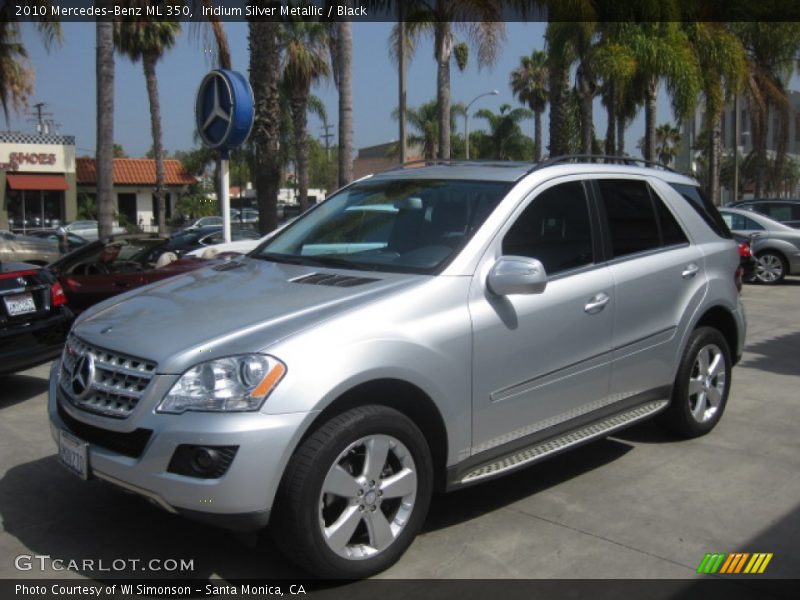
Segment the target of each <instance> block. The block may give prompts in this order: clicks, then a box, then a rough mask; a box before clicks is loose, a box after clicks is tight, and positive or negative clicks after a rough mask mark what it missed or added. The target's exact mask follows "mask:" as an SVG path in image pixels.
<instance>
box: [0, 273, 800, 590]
mask: <svg viewBox="0 0 800 600" xmlns="http://www.w3.org/2000/svg"><path fill="white" fill-rule="evenodd" d="M743 299H744V304H745V307H746V310H747V316H748V321H749V330H748V336H747V343H746V347H745V354H744V358H743V360H742V362H741V363H740V365H739V366H737V367H736V368H735V369H734V373H733V388H732V392H731V396H730V399H729V401H728V407H727V409H726V412H725V415H724V417H723V419H722V421H721V422H720V424H719V425H718V426H717V428H716V429H715V430H714V431H713V432H712V433H711V434H709V435H707V436H705V437H702V438H699V439H696V440H691V441H681V440H677V439H675V438H674V437H671V436H669V435H667V434H665V433H663V432H662V431H661V430H660V429H659V428H658V427H657V426H656V425H654V424H649V423H645V424H643V425H640V426H637V427H635V428H633V429H629V430H626V431H625V432H623V433H621V434H620V435H618V436H615V437H613V438H609V439H606V440H602V441H599V442H594V443H592V444H589V445H586V446H584V447H582V448H580V449H577V450H575V451H572V452H570V453H567V454H564V455H561V456H558V457H556V458H554V459H552V460H550V461H548V462H545V463H542V464H540V465H537V466H534V467H531V468H528V469H525V470H523V471H521V472H518V473H516V474H513V475H510V476H508V477H505V478H502V479H499V480H495V481H493V482H491V483H487V484H483V485H479V486H475V487H472V488H470V489H466V490H463V491H460V492H456V493H453V494H449V495H442V496H437V497H436V498H435V499H434V503H433V506H432V509H431V512H430V515H429V518H428V519H427V522H426V524H425V527H424V530H423V533H422V535H420V536H419V537H418V539H417V540H416V541H415V543H414V544H413V545H412V547H411V548H410V550H409V551H408V552H407V553H406V554H405V556H404V557H403V558H402V559H401V560H400V562H399V563H398V564H397V565H395V566H394V567H393V568H391V569H390V570H388V571H387V572H385V573H383V574H382V575H381V576H380V577H382V578H414V579H417V578H420V579H441V578H489V579H491V578H536V579H570V578H578V579H588V578H608V579H631V578H633V579H636V578H646V579H649V578H657V579H698V578H703V577H706V578H707V577H713V576H710V575H698V574H697V573H696V570H697V568H698V565H699V564H700V562H701V561H702V560H703V558H704V556H705V555H706V554H707V553H718V552H722V553H734V552H743V553H756V552H762V553H772V554H773V557H772V559H771V561H770V563H769V564H768V566H767V568H766V570H765V572H764V574H763V575H760V576H759V577H762V578H795V577H797V576H798V573H800V543H798V539H800V436H799V435H798V428H799V427H800V391H799V390H800V311H799V310H798V307H800V278H798V277H793V278H789V279H788V280H787V281H786V282H785V283H784V284H783V285H779V286H771V287H767V286H746V287H745V290H744V293H743ZM48 370H49V365H42V366H40V367H37V368H34V369H31V370H29V371H25V372H23V373H20V374H17V375H13V376H8V377H5V378H0V477H1V478H0V579H16V578H36V579H48V578H52V579H55V578H74V579H81V578H90V579H98V578H99V579H103V578H109V577H122V576H128V577H147V578H159V577H171V578H175V577H181V578H182V577H190V578H193V579H198V580H210V581H218V580H242V579H251V578H260V579H269V578H290V579H291V578H300V577H303V576H304V573H303V572H302V571H300V570H299V569H297V568H296V567H295V566H293V565H292V564H290V563H288V562H287V561H286V560H285V559H283V558H282V557H281V555H280V554H279V552H278V551H277V549H276V547H275V545H274V543H273V542H272V541H270V540H269V539H268V538H266V537H265V538H262V539H255V538H254V537H247V536H245V537H242V536H236V535H234V534H231V533H228V532H225V531H221V530H218V529H214V528H212V527H209V526H205V525H200V524H197V523H194V522H191V521H187V520H184V519H182V518H180V517H177V516H173V515H170V514H168V513H166V512H164V511H162V510H160V509H158V508H156V507H154V506H151V505H150V504H148V503H147V502H145V501H143V500H141V499H140V498H138V497H135V496H132V495H127V494H123V493H120V492H118V491H117V490H115V489H113V488H111V487H110V486H108V485H107V484H104V483H102V482H99V481H89V482H83V481H80V480H79V479H78V478H77V477H75V476H73V475H72V474H70V473H69V472H67V471H66V470H65V469H64V468H62V466H61V465H60V464H59V463H58V461H57V458H56V455H55V445H54V443H53V441H52V440H51V438H50V432H49V427H48V422H47V417H46V414H45V407H46V403H47V398H46V396H47V376H48ZM42 556H47V557H50V558H49V559H42V558H39V557H42ZM19 557H22V558H19ZM56 559H60V561H61V562H55V563H54V562H53V561H54V560H56ZM100 559H102V561H103V562H102V565H100V564H99V561H100ZM153 559H155V561H156V562H154V563H150V561H151V560H153ZM181 559H183V560H184V561H186V560H187V559H188V560H191V561H192V564H191V570H188V571H180V570H178V571H174V570H165V568H166V567H167V566H169V567H172V566H173V563H171V562H169V561H170V560H174V561H180V560H181ZM86 560H90V561H95V562H94V563H92V564H89V565H88V568H87V563H86V562H85V561H86ZM69 561H73V563H72V565H71V566H77V569H67V570H61V569H60V567H66V566H68V565H70V562H69ZM115 561H116V562H115ZM123 564H124V565H125V566H124V567H121V568H117V567H120V565H123ZM112 566H113V567H114V568H113V569H111V571H110V572H109V571H103V572H98V567H102V568H105V569H109V568H110V567H112ZM28 567H30V568H28ZM54 567H55V568H54ZM159 568H160V570H159Z"/></svg>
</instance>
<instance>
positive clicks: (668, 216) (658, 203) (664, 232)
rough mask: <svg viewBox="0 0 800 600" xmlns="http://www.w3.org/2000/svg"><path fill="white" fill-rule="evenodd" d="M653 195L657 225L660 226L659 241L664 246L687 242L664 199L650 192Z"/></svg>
mask: <svg viewBox="0 0 800 600" xmlns="http://www.w3.org/2000/svg"><path fill="white" fill-rule="evenodd" d="M651 195H652V197H653V204H654V205H655V207H656V214H657V215H658V225H659V227H660V228H661V242H662V244H663V245H664V246H677V245H679V244H688V243H689V240H688V239H687V238H686V234H685V233H684V232H683V229H681V226H680V225H679V224H678V222H677V221H676V220H675V217H674V216H672V213H671V212H670V211H669V209H668V208H667V207H666V206H665V204H664V201H663V200H662V199H661V198H659V197H658V195H656V194H653V193H651Z"/></svg>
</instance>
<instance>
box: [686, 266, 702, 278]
mask: <svg viewBox="0 0 800 600" xmlns="http://www.w3.org/2000/svg"><path fill="white" fill-rule="evenodd" d="M699 272H700V267H698V266H697V265H696V264H694V263H692V264H690V265H686V268H685V269H684V270H683V272H682V273H681V277H683V278H684V279H691V278H692V277H694V276H695V275H697V273H699Z"/></svg>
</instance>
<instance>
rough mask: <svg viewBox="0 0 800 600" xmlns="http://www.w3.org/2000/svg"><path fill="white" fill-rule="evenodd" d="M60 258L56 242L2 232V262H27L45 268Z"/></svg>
mask: <svg viewBox="0 0 800 600" xmlns="http://www.w3.org/2000/svg"><path fill="white" fill-rule="evenodd" d="M60 256H61V253H60V252H59V251H58V242H56V241H52V240H47V239H42V238H38V237H34V236H32V235H19V234H17V233H12V232H10V231H6V230H0V262H25V263H29V264H32V265H39V266H43V265H46V264H48V263H51V262H53V261H54V260H57V259H58V258H59V257H60Z"/></svg>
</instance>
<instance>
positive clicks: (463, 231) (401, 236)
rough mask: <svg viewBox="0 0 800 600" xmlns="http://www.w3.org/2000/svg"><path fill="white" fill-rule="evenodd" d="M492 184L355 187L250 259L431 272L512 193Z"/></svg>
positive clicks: (417, 183)
mask: <svg viewBox="0 0 800 600" xmlns="http://www.w3.org/2000/svg"><path fill="white" fill-rule="evenodd" d="M511 185H512V184H511V183H507V182H497V181H461V180H447V179H445V180H430V179H418V180H409V179H400V180H394V181H387V180H378V181H364V182H360V183H356V184H354V185H352V186H350V187H349V188H347V189H345V190H343V191H342V192H341V193H339V194H336V195H335V196H332V197H331V198H329V199H328V200H326V201H325V202H323V203H322V204H320V205H319V206H318V207H316V208H314V209H313V210H312V211H311V212H309V213H307V214H306V215H304V216H303V217H301V218H300V219H298V220H297V221H295V222H294V223H292V224H291V225H290V226H289V227H287V228H286V229H284V230H283V231H282V232H280V233H279V234H277V235H276V236H275V237H273V238H271V239H270V240H269V241H267V242H266V243H264V244H262V245H261V246H259V247H258V248H257V249H256V250H255V251H254V252H253V253H252V256H254V257H256V258H263V259H266V260H273V261H276V262H287V263H293V264H308V265H322V266H337V267H342V268H347V269H362V270H374V271H399V272H405V273H435V272H437V271H438V270H440V269H441V268H443V267H444V266H445V265H446V264H447V263H448V262H449V261H450V260H451V259H452V258H453V257H455V256H456V254H458V252H459V251H460V250H461V248H463V247H464V245H465V244H466V243H467V241H468V240H469V239H470V238H471V237H472V235H473V234H474V233H475V231H476V230H477V229H478V228H479V227H480V226H481V224H482V223H483V222H484V220H485V219H486V217H487V216H489V213H491V212H492V210H494V208H495V206H497V204H498V202H500V200H501V199H502V198H503V196H504V195H505V194H506V193H507V192H508V190H509V189H510V188H511Z"/></svg>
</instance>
